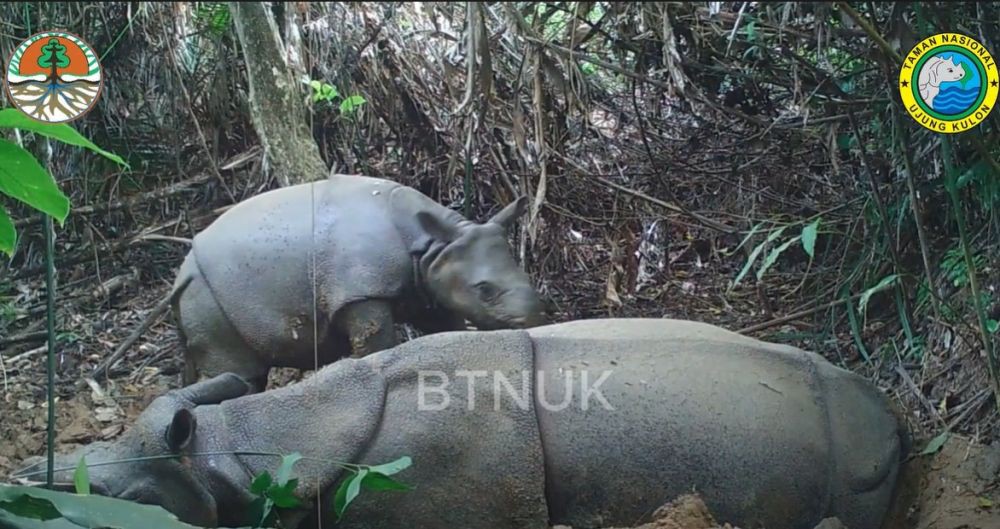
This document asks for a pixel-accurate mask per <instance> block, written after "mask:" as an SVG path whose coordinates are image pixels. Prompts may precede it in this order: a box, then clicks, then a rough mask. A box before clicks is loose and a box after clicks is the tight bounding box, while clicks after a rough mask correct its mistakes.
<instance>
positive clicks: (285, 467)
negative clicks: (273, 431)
mask: <svg viewBox="0 0 1000 529" xmlns="http://www.w3.org/2000/svg"><path fill="white" fill-rule="evenodd" d="M300 459H302V454H300V453H298V452H295V453H292V454H289V455H286V456H283V457H282V458H281V466H279V467H278V472H277V473H275V476H274V482H275V483H277V484H278V485H284V484H285V483H288V478H290V477H292V467H293V466H295V463H297V462H298V461H299V460H300Z"/></svg>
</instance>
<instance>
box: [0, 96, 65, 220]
mask: <svg viewBox="0 0 1000 529" xmlns="http://www.w3.org/2000/svg"><path fill="white" fill-rule="evenodd" d="M0 112H3V111H0ZM0 192H3V193H4V194H6V195H8V196H10V197H11V198H15V199H17V200H20V201H21V202H24V203H25V204H28V205H29V206H31V207H33V208H35V209H37V210H39V211H41V212H43V213H45V214H47V215H50V216H52V217H53V218H55V219H57V220H58V221H59V224H60V225H62V223H63V222H65V221H66V216H67V215H69V199H68V198H66V195H64V194H63V192H62V191H60V190H59V186H57V185H56V182H55V180H53V178H52V176H51V175H50V174H49V173H48V171H46V170H45V169H44V168H43V167H42V166H41V165H39V163H38V161H37V160H35V157H34V156H32V155H31V153H29V152H28V151H26V150H24V149H23V148H21V147H20V146H18V145H16V144H14V143H11V142H9V141H7V140H4V139H0Z"/></svg>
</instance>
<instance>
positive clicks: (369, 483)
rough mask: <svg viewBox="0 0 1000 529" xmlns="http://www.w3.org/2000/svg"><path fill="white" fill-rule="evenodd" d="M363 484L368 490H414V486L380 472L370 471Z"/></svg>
mask: <svg viewBox="0 0 1000 529" xmlns="http://www.w3.org/2000/svg"><path fill="white" fill-rule="evenodd" d="M361 486H363V487H364V488H366V489H368V490H413V487H411V486H410V485H407V484H405V483H400V482H398V481H396V480H394V479H392V478H390V477H389V476H386V475H385V474H382V473H380V472H369V473H368V475H367V476H365V479H364V481H362V482H361Z"/></svg>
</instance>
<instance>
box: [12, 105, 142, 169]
mask: <svg viewBox="0 0 1000 529" xmlns="http://www.w3.org/2000/svg"><path fill="white" fill-rule="evenodd" d="M0 127H10V128H17V129H21V130H27V131H31V132H34V133H36V134H41V135H42V136H47V137H49V138H52V139H56V140H59V141H61V142H63V143H67V144H69V145H75V146H77V147H84V148H86V149H90V150H91V151H94V152H96V153H97V154H100V155H101V156H104V157H105V158H108V159H110V160H112V161H113V162H115V163H117V164H119V165H123V166H125V167H129V165H128V164H127V163H125V160H123V159H122V158H121V156H118V155H117V154H114V153H110V152H108V151H105V150H104V149H102V148H100V147H98V146H97V145H94V143H93V142H91V141H90V140H88V139H87V138H84V137H83V135H81V134H80V133H79V132H77V131H76V129H74V128H73V127H70V126H69V125H67V124H65V123H42V122H39V121H35V120H33V119H31V118H29V117H28V116H26V115H24V114H23V113H22V112H21V111H19V110H17V109H14V108H5V109H3V110H0ZM0 159H2V158H0Z"/></svg>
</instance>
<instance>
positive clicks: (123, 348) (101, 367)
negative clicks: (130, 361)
mask: <svg viewBox="0 0 1000 529" xmlns="http://www.w3.org/2000/svg"><path fill="white" fill-rule="evenodd" d="M170 299H171V296H170V295H169V294H168V295H166V296H163V299H161V300H160V302H159V303H157V304H156V306H155V307H153V310H152V311H150V312H149V314H148V315H146V317H145V318H143V320H142V323H140V324H139V326H138V327H136V328H135V330H134V331H132V334H130V335H129V336H128V338H126V339H125V341H124V342H122V344H121V345H119V346H118V349H115V352H114V353H111V356H109V357H107V358H106V359H104V360H102V361H101V362H100V363H99V364H97V367H95V368H94V371H93V377H94V380H100V378H101V377H102V376H107V374H108V371H109V370H110V369H111V368H112V367H114V365H115V364H116V363H117V362H118V360H120V359H121V357H122V356H124V355H125V353H126V352H127V351H128V349H129V347H132V344H134V343H135V342H136V341H137V340H138V339H139V337H141V336H142V334H143V333H144V332H146V329H149V327H150V326H151V325H152V324H153V323H154V322H155V321H156V320H157V319H159V318H160V316H162V315H163V314H164V313H165V312H167V309H168V308H169V307H170Z"/></svg>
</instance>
